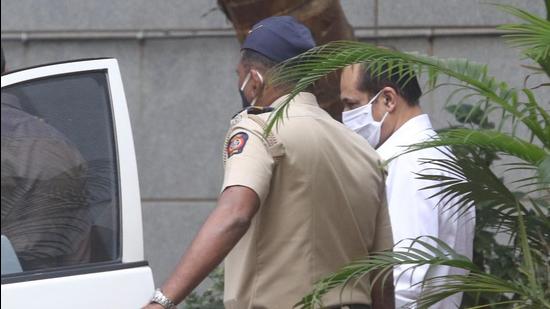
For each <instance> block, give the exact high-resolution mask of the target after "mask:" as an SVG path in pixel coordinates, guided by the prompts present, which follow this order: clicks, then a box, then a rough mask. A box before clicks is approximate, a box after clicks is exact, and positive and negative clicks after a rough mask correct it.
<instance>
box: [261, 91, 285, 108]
mask: <svg viewBox="0 0 550 309" xmlns="http://www.w3.org/2000/svg"><path fill="white" fill-rule="evenodd" d="M286 93H287V92H285V91H284V89H275V88H273V87H267V88H265V89H264V91H263V92H262V95H261V96H260V97H259V98H258V100H256V103H255V104H254V106H258V107H265V106H270V105H271V104H272V103H273V102H275V100H277V99H278V98H280V97H282V96H283V95H285V94H286Z"/></svg>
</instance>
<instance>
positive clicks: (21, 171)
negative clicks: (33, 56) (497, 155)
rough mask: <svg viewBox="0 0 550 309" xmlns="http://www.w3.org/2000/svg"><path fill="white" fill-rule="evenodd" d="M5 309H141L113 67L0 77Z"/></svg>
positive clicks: (69, 65)
mask: <svg viewBox="0 0 550 309" xmlns="http://www.w3.org/2000/svg"><path fill="white" fill-rule="evenodd" d="M1 251H2V297H1V303H2V308H6V309H17V308H79V309H86V308H94V309H96V308H113V309H124V308H140V307H141V306H142V305H144V304H145V303H147V302H148V300H149V299H150V297H151V296H152V295H153V292H154V283H153V275H152V272H151V268H150V267H149V266H148V263H147V262H146V261H145V260H144V256H143V231H142V219H141V203H140V193H139V183H138V173H137V166H136V158H135V152H134V143H133V137H132V130H131V126H130V119H129V115H128V108H127V105H126V99H125V95H124V89H123V85H122V80H121V76H120V71H119V68H118V63H117V61H116V60H115V59H107V58H105V59H90V60H78V61H71V62H64V63H56V64H50V65H43V66H38V67H33V68H28V69H23V70H19V71H14V72H8V73H6V74H3V75H2V248H1Z"/></svg>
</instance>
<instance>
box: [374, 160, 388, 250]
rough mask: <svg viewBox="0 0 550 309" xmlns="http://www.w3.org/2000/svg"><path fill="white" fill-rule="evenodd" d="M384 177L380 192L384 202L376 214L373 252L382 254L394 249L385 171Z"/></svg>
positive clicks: (381, 199) (383, 172)
mask: <svg viewBox="0 0 550 309" xmlns="http://www.w3.org/2000/svg"><path fill="white" fill-rule="evenodd" d="M382 175H383V181H382V183H383V185H382V186H381V190H380V192H379V194H380V201H382V203H381V205H380V208H379V209H378V212H377V214H376V230H375V235H374V246H373V248H372V251H371V252H380V251H384V250H388V249H391V248H392V247H393V235H392V227H391V221H390V214H389V210H388V203H387V197H386V185H385V183H386V172H385V171H384V170H383V171H382Z"/></svg>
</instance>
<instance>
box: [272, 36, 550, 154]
mask: <svg viewBox="0 0 550 309" xmlns="http://www.w3.org/2000/svg"><path fill="white" fill-rule="evenodd" d="M355 63H364V65H365V66H366V67H367V69H368V70H369V71H371V72H373V74H374V75H380V74H383V73H390V74H397V76H399V77H400V78H402V79H410V78H411V77H412V76H413V74H411V73H415V74H417V75H426V76H427V78H428V85H429V86H430V87H431V88H435V87H438V86H440V85H445V84H448V82H446V81H444V82H440V81H439V80H440V79H441V76H442V75H443V76H447V77H448V78H451V79H454V80H456V81H457V83H454V84H453V85H455V86H458V87H461V88H462V89H465V90H467V92H468V93H467V94H465V95H466V96H468V97H478V98H479V99H480V100H486V101H488V102H490V103H492V104H493V105H494V106H495V108H499V109H501V110H502V111H503V112H504V113H505V117H504V119H510V120H511V121H512V122H513V125H514V126H516V125H517V124H516V123H517V122H521V123H523V124H524V125H525V126H527V127H528V128H529V129H530V131H531V132H532V133H533V135H534V136H536V137H537V138H538V139H539V140H541V141H546V140H547V138H546V137H547V136H546V135H545V132H544V129H543V125H542V124H541V121H542V118H543V117H542V116H541V115H539V114H538V113H539V111H538V110H534V109H533V108H531V107H530V106H529V105H527V104H525V103H522V102H521V101H520V100H519V99H518V97H519V94H520V92H518V91H517V90H516V89H514V88H511V87H510V86H509V85H508V84H507V83H505V82H502V81H498V80H496V79H495V78H494V77H492V76H490V75H489V74H488V70H487V66H486V65H481V64H477V63H474V62H471V61H468V60H465V59H445V60H443V59H439V58H436V57H429V56H421V55H418V54H412V53H403V52H399V51H394V50H389V49H384V48H378V47H376V46H374V45H371V44H367V43H361V42H347V41H338V42H331V43H328V44H326V45H323V46H319V47H317V48H314V49H312V50H310V51H308V52H306V53H304V54H302V55H300V56H297V57H295V58H292V59H290V60H288V61H286V62H285V63H283V64H281V65H279V66H277V67H275V68H274V69H273V70H272V71H271V72H270V82H271V83H272V84H274V85H282V84H293V85H295V86H294V88H293V90H292V91H291V92H290V96H289V97H288V98H287V99H286V100H285V101H284V102H283V104H282V105H281V106H280V107H279V108H278V109H277V110H276V112H275V113H273V114H272V117H271V121H270V123H269V125H268V128H267V132H269V131H270V130H272V128H273V127H274V126H275V125H276V124H277V123H278V122H279V121H282V120H283V116H284V114H285V111H286V110H287V108H288V105H289V103H290V102H291V101H292V99H293V98H294V96H296V95H297V94H298V93H299V92H302V91H305V90H307V89H308V88H309V87H310V86H312V85H313V84H314V83H315V82H316V81H318V80H319V79H321V78H323V77H324V76H326V75H327V74H329V73H331V72H334V71H337V70H339V69H342V68H344V67H346V66H348V65H351V64H355ZM549 143H550V142H549Z"/></svg>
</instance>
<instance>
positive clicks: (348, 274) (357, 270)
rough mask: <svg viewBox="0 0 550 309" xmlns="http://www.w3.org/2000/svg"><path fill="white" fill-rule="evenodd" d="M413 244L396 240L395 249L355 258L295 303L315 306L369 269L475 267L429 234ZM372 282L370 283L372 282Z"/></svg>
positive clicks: (383, 277) (385, 277)
mask: <svg viewBox="0 0 550 309" xmlns="http://www.w3.org/2000/svg"><path fill="white" fill-rule="evenodd" d="M407 241H412V243H413V244H414V245H415V247H410V248H399V246H400V243H398V244H396V245H395V248H398V249H396V251H393V252H389V251H385V252H379V253H374V254H372V255H371V256H369V257H368V258H366V259H363V260H359V261H356V262H354V263H352V264H350V265H347V266H345V267H343V268H342V269H341V270H340V271H338V272H336V273H335V274H333V275H331V276H329V277H327V278H324V279H322V280H320V281H319V282H318V283H316V284H315V286H314V290H313V291H312V292H311V293H310V294H308V295H306V296H305V297H304V298H303V299H302V300H301V301H300V302H299V303H298V304H296V306H297V307H299V308H317V306H319V305H321V304H322V297H323V295H324V294H326V293H327V292H328V291H330V290H332V289H333V288H336V287H338V286H346V285H347V284H350V283H351V282H352V281H354V280H359V279H360V278H362V277H363V276H365V275H368V274H371V273H373V272H381V273H388V272H391V271H392V270H393V267H394V266H398V265H408V264H413V265H414V266H412V267H411V268H412V269H414V268H416V267H419V266H422V265H431V266H438V265H443V266H451V267H457V268H461V269H466V270H469V271H474V270H475V271H477V270H478V268H477V266H476V265H475V264H473V263H472V262H471V261H470V260H469V259H468V258H467V257H465V256H463V255H461V254H459V253H457V252H456V251H454V250H453V249H452V248H451V247H449V246H448V245H447V244H446V243H444V242H443V241H441V240H439V239H437V238H435V237H430V236H424V237H419V238H416V239H408V240H407ZM387 278H388V277H387V276H384V275H378V276H377V277H376V278H374V279H373V280H372V281H374V280H382V284H384V280H386V279H387ZM372 283H373V284H374V282H372Z"/></svg>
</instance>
